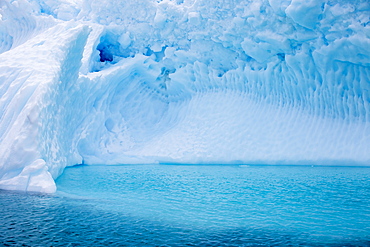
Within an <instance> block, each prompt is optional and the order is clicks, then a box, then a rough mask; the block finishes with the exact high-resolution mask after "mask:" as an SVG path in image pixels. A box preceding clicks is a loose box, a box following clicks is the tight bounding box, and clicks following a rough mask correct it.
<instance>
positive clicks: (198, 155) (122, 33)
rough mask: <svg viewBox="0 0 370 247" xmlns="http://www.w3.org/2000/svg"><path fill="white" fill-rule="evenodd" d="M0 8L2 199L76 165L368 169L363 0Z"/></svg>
mask: <svg viewBox="0 0 370 247" xmlns="http://www.w3.org/2000/svg"><path fill="white" fill-rule="evenodd" d="M0 8H1V9H0V52H1V54H0V61H1V62H0V151H1V152H0V188H1V189H15V190H27V191H43V192H53V191H55V189H56V187H55V183H54V179H55V178H57V177H58V176H59V175H60V174H61V173H62V172H63V169H64V168H65V167H66V166H71V165H74V164H79V163H86V164H122V163H158V162H179V163H216V162H217V163H235V162H238V163H263V164H324V165H325V164H335V165H338V164H340V165H341V164H345V165H353V164H356V165H369V164H370V79H369V78H370V69H369V68H370V48H369V47H370V4H369V2H368V1H367V0H356V1H349V0H348V1H345V0H338V1H328V0H319V1H317V0H310V1H300V0H291V1H290V0H284V1H280V0H279V1H276V0H269V1H267V0H259V1H243V0H240V1H233V0H229V1H227V0H218V1H206V0H176V1H171V0H163V1H160V0H158V1H154V0H139V1H137V0H135V1H133V0H132V1H131V0H127V1H118V0H117V1H97V0H96V1H90V0H63V1H54V0H48V1H46V0H45V1H43V0H29V1H26V0H19V1H12V0H4V1H1V2H0Z"/></svg>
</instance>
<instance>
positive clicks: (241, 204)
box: [0, 165, 370, 246]
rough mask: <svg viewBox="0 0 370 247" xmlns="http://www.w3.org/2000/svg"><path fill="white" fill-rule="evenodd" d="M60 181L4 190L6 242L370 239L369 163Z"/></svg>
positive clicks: (161, 168)
mask: <svg viewBox="0 0 370 247" xmlns="http://www.w3.org/2000/svg"><path fill="white" fill-rule="evenodd" d="M57 187H58V191H57V193H56V194H55V195H43V194H29V193H16V192H6V191H0V204H1V209H0V216H2V217H1V218H0V223H1V224H0V243H2V244H3V245H22V244H24V245H26V246H27V245H29V246H58V245H60V246H68V245H69V246H86V245H94V246H99V245H101V246H106V245H114V246H117V245H126V246H127V245H136V246H143V245H145V246H184V245H189V246H255V245H262V246H274V245H275V246H281V245H285V246H296V245H302V246H369V245H370V169H369V168H360V167H357V168H356V167H300V166H283V167H279V166H237V165H235V166H215V165H212V166H206V165H202V166H195V165H129V166H77V167H71V168H67V169H66V170H65V172H64V174H63V175H62V176H61V177H60V178H59V179H58V180H57Z"/></svg>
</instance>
